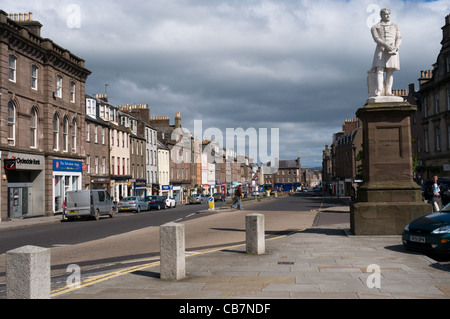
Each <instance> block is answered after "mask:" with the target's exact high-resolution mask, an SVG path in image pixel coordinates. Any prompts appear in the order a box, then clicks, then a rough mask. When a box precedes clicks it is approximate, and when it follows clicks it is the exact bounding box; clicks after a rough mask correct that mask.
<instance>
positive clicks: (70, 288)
mask: <svg viewBox="0 0 450 319" xmlns="http://www.w3.org/2000/svg"><path fill="white" fill-rule="evenodd" d="M305 230H306V228H305V229H299V230H297V231H293V232H291V233H289V234H286V235H282V236H278V237H274V238H267V239H266V241H272V240H276V239H281V238H285V237H288V236H291V235H293V234H295V233H301V232H304V231H305ZM245 245H246V244H238V245H233V246H228V247H221V248H215V249H211V250H206V251H203V252H188V253H187V255H188V256H187V257H194V256H200V255H206V254H210V253H214V252H218V251H221V250H230V249H233V248H238V247H242V246H245ZM159 264H160V262H159V261H155V262H152V263H147V264H143V265H140V266H134V267H129V268H124V269H120V270H116V271H113V272H110V273H106V274H103V275H98V276H93V277H89V278H86V279H84V280H83V281H82V283H81V284H74V285H67V286H66V287H63V288H59V289H56V290H53V291H52V292H51V294H50V297H57V296H60V295H63V294H66V293H69V292H72V291H75V290H78V289H81V288H85V287H88V286H92V285H94V284H98V283H101V282H103V281H106V280H109V279H113V278H116V277H120V276H123V275H126V274H129V273H132V272H135V271H140V270H144V269H147V268H151V267H154V266H158V265H159Z"/></svg>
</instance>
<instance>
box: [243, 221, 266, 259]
mask: <svg viewBox="0 0 450 319" xmlns="http://www.w3.org/2000/svg"><path fill="white" fill-rule="evenodd" d="M245 228H246V243H247V253H248V254H252V255H262V254H264V253H265V252H266V242H265V230H264V215H262V214H250V215H247V216H246V217H245Z"/></svg>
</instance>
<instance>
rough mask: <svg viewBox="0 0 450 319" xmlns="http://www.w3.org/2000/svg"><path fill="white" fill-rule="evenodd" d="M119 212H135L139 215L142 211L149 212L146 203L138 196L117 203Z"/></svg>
mask: <svg viewBox="0 0 450 319" xmlns="http://www.w3.org/2000/svg"><path fill="white" fill-rule="evenodd" d="M117 208H118V210H119V212H121V211H135V212H136V213H140V212H141V211H143V210H150V208H149V205H148V202H147V201H145V200H144V198H143V197H140V196H129V197H125V198H123V199H121V200H120V201H119V202H118V203H117Z"/></svg>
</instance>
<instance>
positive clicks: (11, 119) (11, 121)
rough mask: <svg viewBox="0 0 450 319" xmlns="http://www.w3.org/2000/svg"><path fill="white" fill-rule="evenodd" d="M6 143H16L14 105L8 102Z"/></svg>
mask: <svg viewBox="0 0 450 319" xmlns="http://www.w3.org/2000/svg"><path fill="white" fill-rule="evenodd" d="M8 145H10V146H15V145H16V106H15V105H14V103H13V102H12V101H10V102H8Z"/></svg>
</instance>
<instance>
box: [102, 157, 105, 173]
mask: <svg viewBox="0 0 450 319" xmlns="http://www.w3.org/2000/svg"><path fill="white" fill-rule="evenodd" d="M102 174H103V175H105V174H106V157H102Z"/></svg>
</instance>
